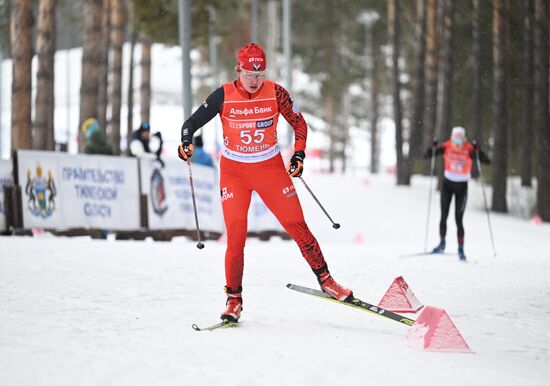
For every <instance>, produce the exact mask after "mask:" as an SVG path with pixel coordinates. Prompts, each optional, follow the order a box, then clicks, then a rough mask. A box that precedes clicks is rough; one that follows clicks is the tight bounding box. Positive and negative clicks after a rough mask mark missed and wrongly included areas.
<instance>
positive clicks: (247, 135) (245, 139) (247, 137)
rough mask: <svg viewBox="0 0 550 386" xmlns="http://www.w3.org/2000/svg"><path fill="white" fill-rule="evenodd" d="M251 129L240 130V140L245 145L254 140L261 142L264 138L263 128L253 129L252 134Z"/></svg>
mask: <svg viewBox="0 0 550 386" xmlns="http://www.w3.org/2000/svg"><path fill="white" fill-rule="evenodd" d="M251 132H252V130H243V131H241V142H242V143H244V144H245V145H249V144H251V143H252V141H254V142H255V143H262V142H263V141H264V138H265V134H264V133H265V129H258V130H254V134H251Z"/></svg>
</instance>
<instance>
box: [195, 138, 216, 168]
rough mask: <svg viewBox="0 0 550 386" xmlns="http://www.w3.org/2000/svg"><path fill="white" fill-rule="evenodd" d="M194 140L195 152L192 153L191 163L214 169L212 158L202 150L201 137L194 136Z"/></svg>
mask: <svg viewBox="0 0 550 386" xmlns="http://www.w3.org/2000/svg"><path fill="white" fill-rule="evenodd" d="M194 140H195V150H194V152H193V157H192V158H191V161H193V162H195V163H198V164H199V165H205V166H211V167H214V161H213V160H212V157H211V156H210V154H208V153H207V152H206V151H205V150H204V148H203V142H202V136H201V135H199V136H196V137H195V138H194Z"/></svg>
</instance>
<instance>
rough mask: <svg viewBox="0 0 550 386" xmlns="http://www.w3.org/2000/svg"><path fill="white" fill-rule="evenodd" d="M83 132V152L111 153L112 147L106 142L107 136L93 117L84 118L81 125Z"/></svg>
mask: <svg viewBox="0 0 550 386" xmlns="http://www.w3.org/2000/svg"><path fill="white" fill-rule="evenodd" d="M81 131H82V133H83V134H84V153H86V154H107V155H112V154H113V149H112V148H111V145H110V144H109V143H108V142H107V137H106V136H105V133H104V132H103V129H102V128H101V126H100V125H99V122H98V120H97V119H95V118H88V119H86V120H85V121H84V122H83V123H82V126H81Z"/></svg>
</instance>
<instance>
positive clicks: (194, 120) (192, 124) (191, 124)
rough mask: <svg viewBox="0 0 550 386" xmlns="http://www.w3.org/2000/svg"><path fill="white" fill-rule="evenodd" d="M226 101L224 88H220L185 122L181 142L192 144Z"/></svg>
mask: <svg viewBox="0 0 550 386" xmlns="http://www.w3.org/2000/svg"><path fill="white" fill-rule="evenodd" d="M223 101H224V92H223V87H220V88H218V89H216V90H214V92H212V94H210V95H209V96H208V97H207V98H206V100H205V101H204V102H203V103H202V104H201V105H200V106H199V108H198V109H197V110H195V112H194V113H193V114H192V115H191V116H190V117H189V118H188V119H187V120H186V121H185V122H183V125H182V127H181V142H182V143H191V142H192V141H193V134H195V132H196V131H197V130H198V129H200V128H201V127H203V126H204V125H206V124H207V123H208V122H210V121H211V120H212V118H214V117H215V116H216V114H218V113H219V112H220V110H221V108H222V105H223Z"/></svg>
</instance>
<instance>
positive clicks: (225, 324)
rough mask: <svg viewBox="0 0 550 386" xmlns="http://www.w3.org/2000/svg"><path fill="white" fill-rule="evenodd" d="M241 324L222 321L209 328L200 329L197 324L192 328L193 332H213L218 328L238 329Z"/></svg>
mask: <svg viewBox="0 0 550 386" xmlns="http://www.w3.org/2000/svg"><path fill="white" fill-rule="evenodd" d="M239 324H240V323H239V322H230V321H228V320H222V321H221V322H219V323H216V324H213V325H211V326H208V327H199V326H197V325H196V324H192V325H191V327H193V330H195V331H212V330H217V329H218V328H230V327H237V326H238V325H239Z"/></svg>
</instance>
